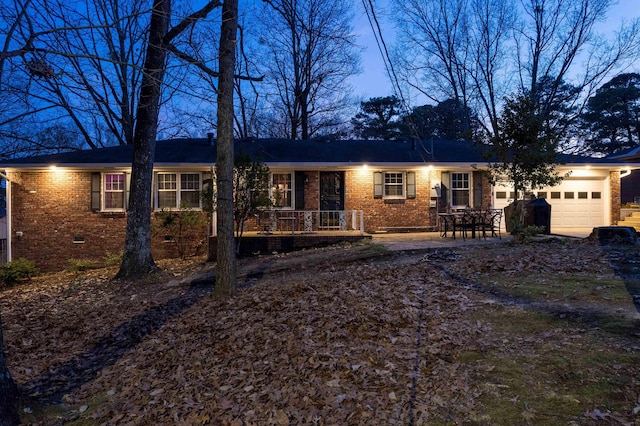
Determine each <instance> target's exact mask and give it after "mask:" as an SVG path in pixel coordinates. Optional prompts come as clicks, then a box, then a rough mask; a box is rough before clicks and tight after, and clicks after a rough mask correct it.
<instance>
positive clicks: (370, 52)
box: [352, 0, 640, 100]
mask: <svg viewBox="0 0 640 426" xmlns="http://www.w3.org/2000/svg"><path fill="white" fill-rule="evenodd" d="M387 3H388V2H387V0H376V1H375V2H374V5H375V6H378V7H379V11H377V13H378V14H379V15H378V18H379V19H380V22H381V26H382V30H383V34H384V37H385V41H386V43H387V46H388V47H389V49H391V48H392V47H393V41H394V38H393V34H394V28H393V23H392V22H391V21H390V20H389V19H386V17H387V15H388V13H389V12H388V6H387ZM355 5H356V6H355V10H356V16H358V17H359V19H358V20H357V21H356V24H355V26H354V28H355V32H356V34H357V35H358V37H359V38H358V44H359V45H361V46H365V50H364V51H363V53H362V70H363V73H362V74H360V75H357V76H355V77H354V78H353V79H352V84H353V87H354V94H355V95H356V96H361V97H362V98H363V99H364V100H366V99H369V98H371V97H376V96H388V95H391V94H393V93H392V89H391V83H390V81H389V77H388V76H387V73H386V71H385V69H384V63H383V61H382V57H381V55H380V51H379V50H378V47H377V45H376V42H375V39H374V37H373V33H372V30H371V27H370V26H369V22H368V20H367V18H366V15H365V13H364V10H363V6H362V2H356V3H355ZM638 17H640V0H620V1H619V2H618V3H617V4H616V5H614V6H612V7H611V9H610V12H609V16H608V17H607V19H606V21H605V22H603V23H601V24H599V26H598V28H599V30H601V31H602V32H610V33H613V32H614V31H615V30H616V29H618V28H619V27H620V25H621V23H622V22H623V20H625V21H626V22H630V21H631V20H632V19H634V18H638ZM628 71H640V64H637V65H636V66H635V67H634V68H633V69H632V70H628Z"/></svg>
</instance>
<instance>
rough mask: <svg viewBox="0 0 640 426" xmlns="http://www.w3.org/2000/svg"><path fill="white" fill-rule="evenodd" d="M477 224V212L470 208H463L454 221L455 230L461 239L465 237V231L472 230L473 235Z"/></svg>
mask: <svg viewBox="0 0 640 426" xmlns="http://www.w3.org/2000/svg"><path fill="white" fill-rule="evenodd" d="M476 224H477V213H476V212H474V211H472V210H465V211H464V212H463V213H462V215H460V216H459V217H458V218H457V220H456V221H455V229H454V232H455V231H458V232H459V233H460V235H462V239H463V240H466V239H467V233H468V232H469V231H471V232H472V236H475V231H476V229H475V227H476Z"/></svg>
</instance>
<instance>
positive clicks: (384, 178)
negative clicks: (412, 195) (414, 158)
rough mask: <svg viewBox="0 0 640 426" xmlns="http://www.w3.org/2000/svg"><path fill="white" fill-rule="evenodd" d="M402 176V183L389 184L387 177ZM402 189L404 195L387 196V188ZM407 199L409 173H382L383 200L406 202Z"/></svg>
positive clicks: (389, 171)
mask: <svg viewBox="0 0 640 426" xmlns="http://www.w3.org/2000/svg"><path fill="white" fill-rule="evenodd" d="M390 174H394V175H402V182H400V183H399V184H397V183H393V184H391V183H387V175H390ZM398 186H399V187H400V188H401V189H402V194H400V195H387V187H398ZM406 198H407V172H404V171H391V170H388V171H384V172H382V199H383V200H404V199H406Z"/></svg>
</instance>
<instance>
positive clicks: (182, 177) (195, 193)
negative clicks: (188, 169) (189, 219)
mask: <svg viewBox="0 0 640 426" xmlns="http://www.w3.org/2000/svg"><path fill="white" fill-rule="evenodd" d="M156 181H157V185H156V186H157V190H158V192H157V201H156V207H157V208H158V209H178V208H200V190H201V181H202V178H201V176H200V173H158V174H157V176H156Z"/></svg>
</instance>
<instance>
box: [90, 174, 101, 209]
mask: <svg viewBox="0 0 640 426" xmlns="http://www.w3.org/2000/svg"><path fill="white" fill-rule="evenodd" d="M100 183H101V179H100V173H91V210H92V211H94V212H99V211H100Z"/></svg>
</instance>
